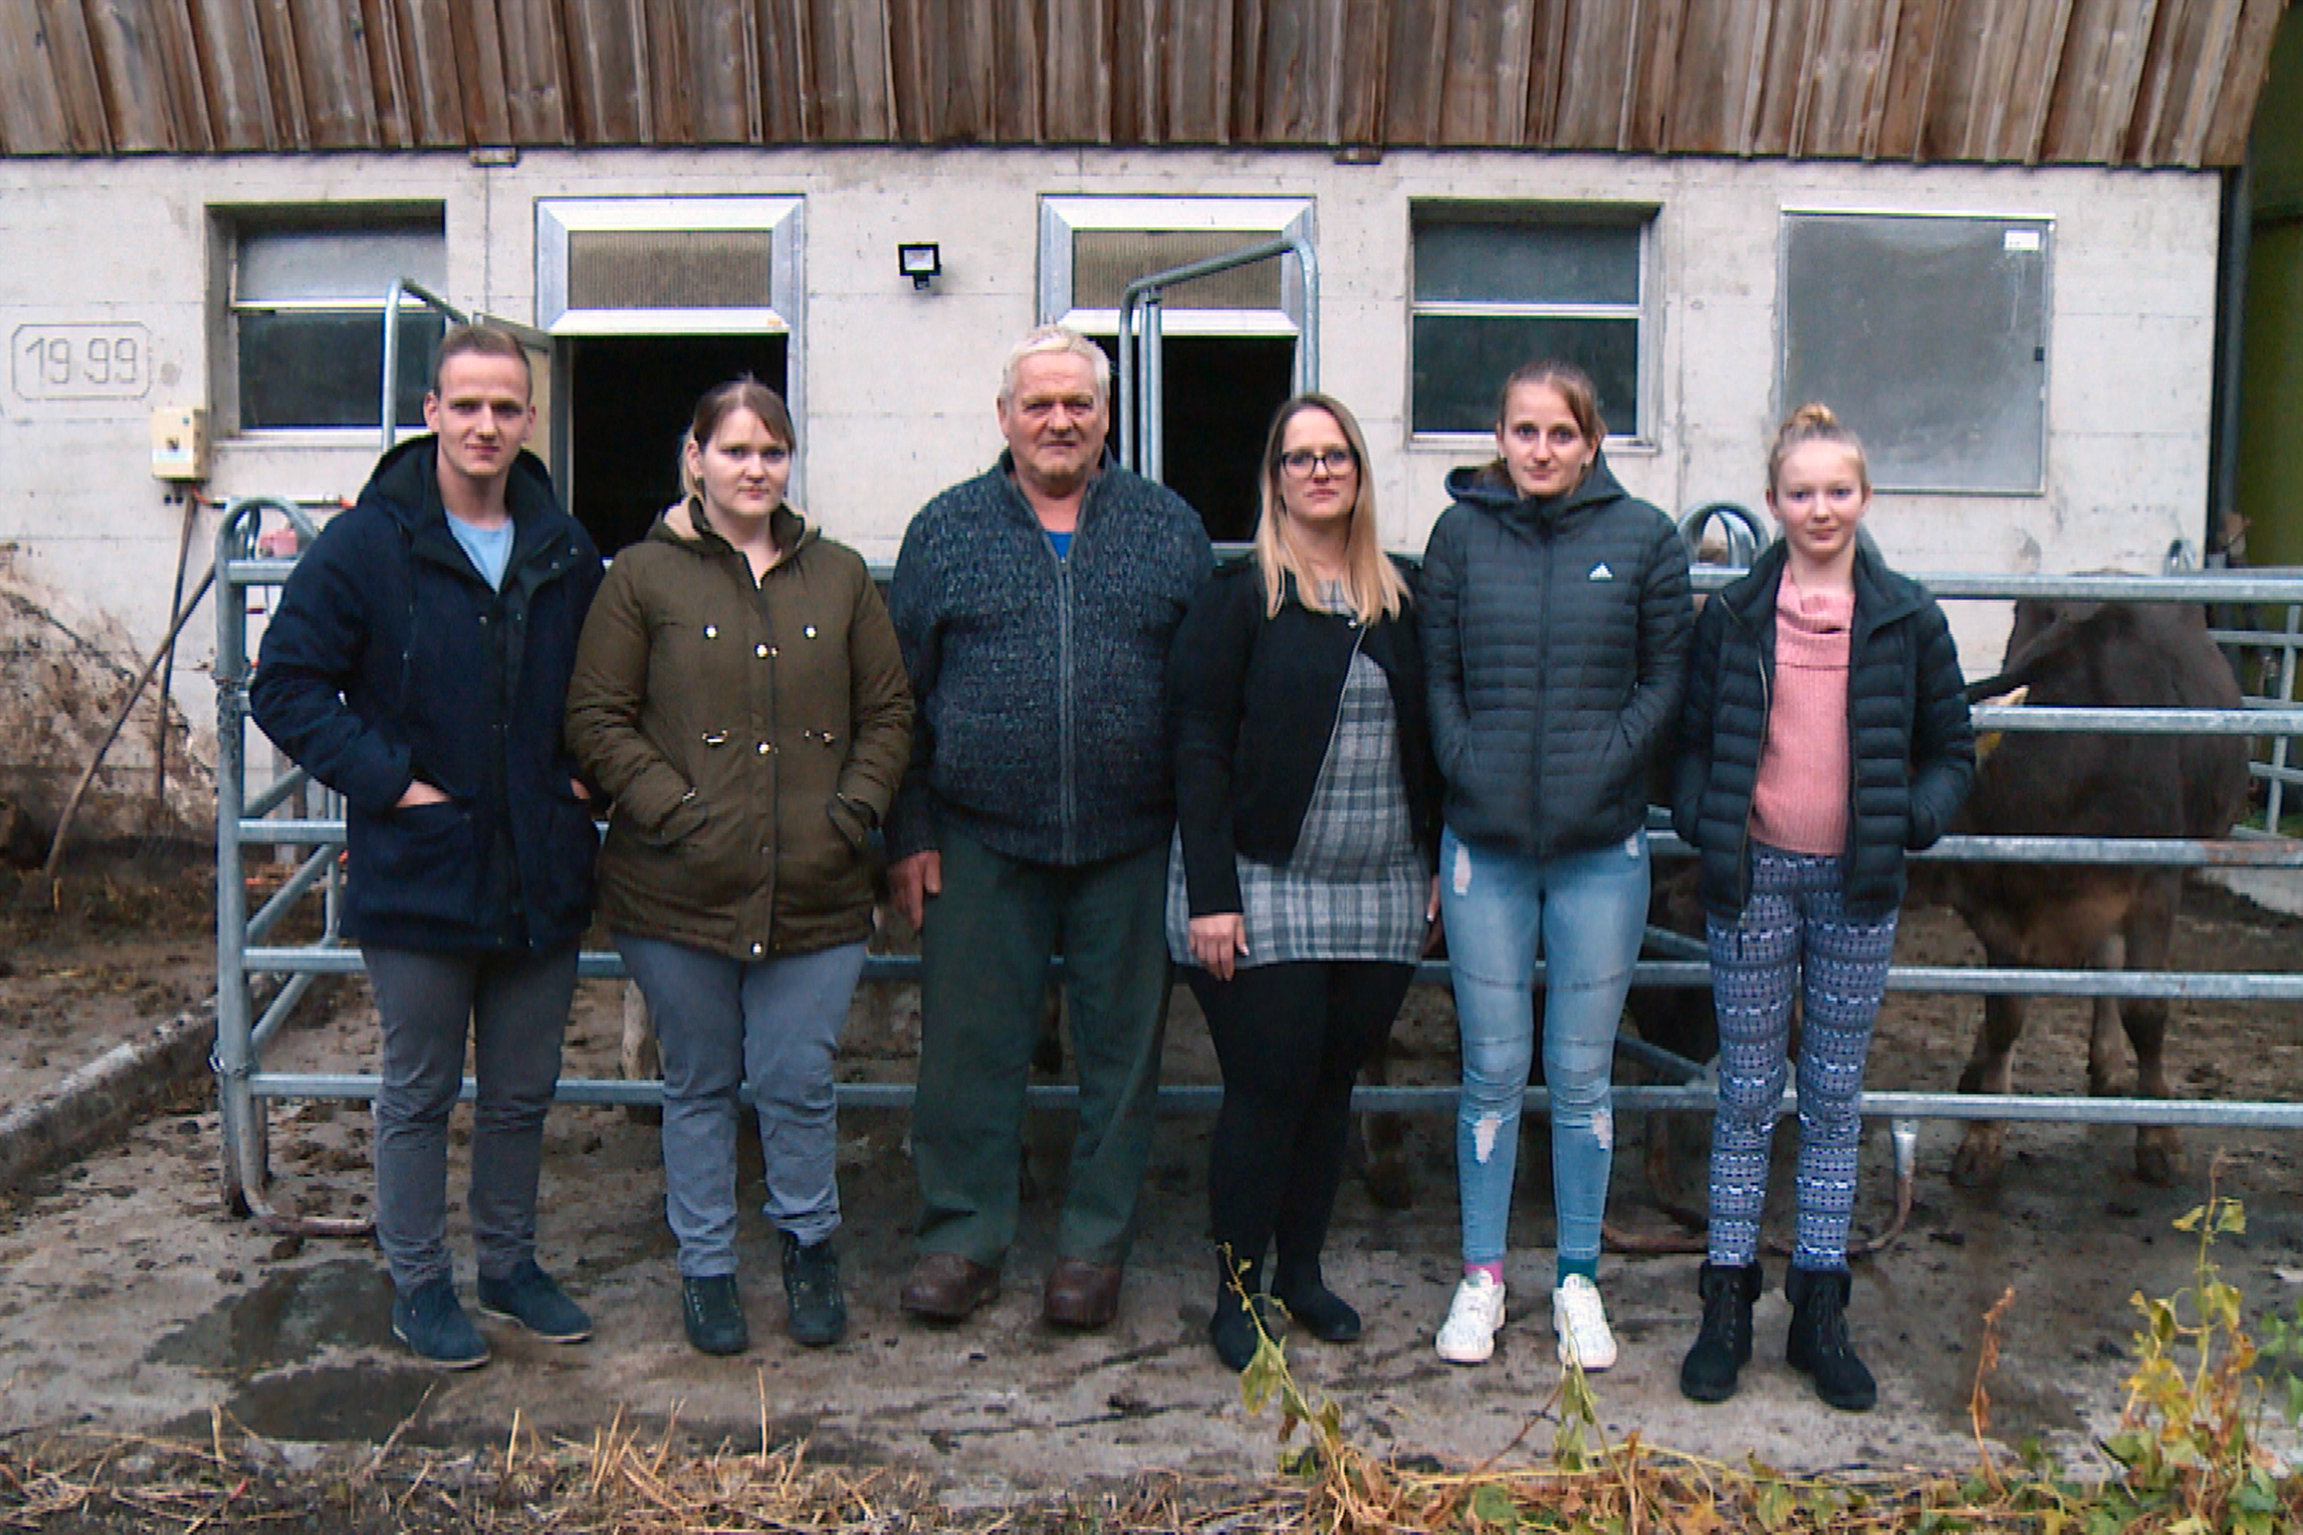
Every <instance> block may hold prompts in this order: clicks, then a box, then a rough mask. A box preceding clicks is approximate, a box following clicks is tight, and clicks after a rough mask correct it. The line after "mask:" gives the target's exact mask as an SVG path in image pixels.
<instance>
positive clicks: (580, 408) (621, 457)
mask: <svg viewBox="0 0 2303 1535" xmlns="http://www.w3.org/2000/svg"><path fill="white" fill-rule="evenodd" d="M566 345H567V349H568V379H569V405H568V460H569V462H568V468H567V474H566V484H565V487H564V488H565V490H566V493H567V495H568V501H569V510H571V511H572V512H574V514H575V516H576V520H577V521H578V522H581V523H582V524H583V525H584V527H585V529H586V530H587V531H588V532H590V534H591V535H592V540H593V542H595V543H597V544H598V545H599V546H600V552H601V553H602V554H605V555H612V554H614V553H615V552H616V551H617V550H619V549H621V548H623V547H624V546H625V545H627V544H634V543H637V542H639V541H640V540H641V539H642V538H644V537H646V536H647V532H648V529H649V527H650V526H651V525H653V524H654V522H655V520H656V517H657V515H658V514H659V513H661V512H662V511H663V509H664V508H665V507H667V506H669V505H671V504H672V503H673V502H674V501H676V500H678V499H679V495H680V468H679V452H680V443H681V441H682V440H683V439H684V438H685V437H686V435H687V431H688V422H689V421H691V420H692V419H694V417H695V413H696V401H697V400H698V399H700V398H701V397H702V396H703V394H704V391H706V390H707V389H710V388H712V387H713V386H714V385H717V384H724V383H726V382H727V381H728V380H729V379H732V378H734V377H736V376H737V375H739V374H743V373H749V374H751V375H752V376H753V377H755V378H757V379H758V380H759V381H760V382H761V383H763V384H765V385H767V386H768V387H769V388H770V389H773V390H775V391H776V392H777V393H778V394H783V393H785V388H784V381H785V378H786V368H787V366H788V364H789V361H790V356H791V341H790V338H789V337H786V336H761V335H748V336H580V337H574V338H571V339H570V340H569V341H568V342H567V343H566ZM800 450H801V452H803V453H805V452H806V451H807V445H806V444H805V443H804V442H803V443H802V444H801V448H800Z"/></svg>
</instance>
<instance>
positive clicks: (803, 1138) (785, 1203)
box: [613, 933, 864, 1279]
mask: <svg viewBox="0 0 2303 1535" xmlns="http://www.w3.org/2000/svg"><path fill="white" fill-rule="evenodd" d="M613 936H614V938H615V940H616V948H617V949H618V950H619V951H621V953H622V954H623V956H624V964H625V967H626V968H628V969H629V970H630V971H631V972H632V979H633V980H635V981H637V982H639V983H640V992H641V995H643V996H645V997H646V998H647V999H648V1014H649V1016H650V1017H651V1018H652V1019H654V1021H655V1025H656V1046H657V1049H658V1050H659V1052H660V1053H661V1054H662V1056H663V1060H664V1216H665V1218H666V1219H667V1220H668V1221H670V1223H671V1227H672V1235H674V1236H675V1237H677V1238H679V1242H680V1277H681V1278H683V1279H710V1278H716V1277H718V1276H720V1275H723V1274H733V1273H734V1272H735V1271H736V1131H737V1129H738V1121H739V1119H740V1118H741V1115H742V1105H743V1104H745V1103H749V1104H751V1105H752V1106H753V1108H755V1109H757V1110H758V1111H759V1116H760V1152H761V1160H762V1162H763V1163H764V1165H765V1168H766V1173H767V1185H768V1203H767V1216H768V1219H770V1220H772V1221H774V1222H775V1223H776V1226H777V1228H778V1229H779V1230H783V1231H788V1232H790V1233H791V1234H792V1235H793V1236H795V1237H797V1238H799V1239H800V1241H802V1242H804V1243H814V1242H821V1241H822V1240H823V1239H824V1238H826V1237H828V1236H830V1235H831V1234H832V1232H833V1231H834V1230H835V1229H837V1228H838V1226H839V1224H840V1186H839V1179H838V1175H837V1169H838V1153H839V1123H838V1119H837V1115H836V1110H835V1107H834V1104H833V1098H832V1060H833V1057H834V1056H835V1055H836V1054H837V1053H838V1051H839V1045H840V1031H841V1029H842V1028H844V1027H845V1026H846V1024H847V1021H848V1003H849V1001H850V1000H851V999H852V998H853V997H854V996H855V991H856V978H857V977H858V976H860V975H861V974H863V969H864V946H863V945H862V944H861V943H848V944H841V945H840V946H839V947H838V948H833V949H821V950H818V951H817V952H815V953H813V954H795V955H792V956H790V957H789V958H785V959H768V960H758V961H752V962H748V963H747V962H746V961H743V960H738V959H731V958H729V957H728V956H726V955H724V954H714V953H711V952H709V951H707V950H704V949H696V948H690V947H689V946H688V945H686V944H680V943H668V942H666V941H664V940H663V939H660V938H635V937H633V936H632V935H631V934H629V933H617V934H614V935H613Z"/></svg>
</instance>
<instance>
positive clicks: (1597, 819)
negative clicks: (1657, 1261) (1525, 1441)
mask: <svg viewBox="0 0 2303 1535" xmlns="http://www.w3.org/2000/svg"><path fill="white" fill-rule="evenodd" d="M1496 416H1497V419H1496V446H1497V448H1498V449H1499V450H1500V456H1499V457H1498V458H1497V459H1496V461H1495V462H1494V463H1492V464H1490V465H1488V466H1487V467H1486V468H1484V469H1478V470H1465V471H1459V472H1458V473H1457V474H1456V475H1454V476H1452V477H1451V478H1450V479H1449V481H1448V489H1449V490H1450V491H1451V492H1453V493H1454V495H1455V498H1456V501H1455V505H1454V506H1452V507H1450V508H1449V509H1448V510H1447V512H1446V513H1445V514H1444V515H1443V516H1441V518H1440V520H1439V525H1438V526H1437V527H1435V528H1434V529H1433V530H1432V535H1431V544H1430V547H1429V549H1428V550H1427V552H1426V553H1425V555H1424V566H1423V585H1422V589H1421V591H1420V593H1419V596H1420V599H1421V602H1422V606H1423V616H1422V628H1423V642H1424V658H1425V662H1426V665H1427V666H1428V667H1429V669H1430V673H1431V729H1432V744H1433V747H1434V749H1435V750H1436V752H1437V754H1438V757H1439V767H1440V772H1441V774H1442V776H1444V777H1445V779H1446V780H1447V806H1446V822H1447V832H1446V836H1445V838H1444V840H1443V841H1442V843H1441V846H1440V864H1439V883H1440V901H1441V905H1442V908H1443V914H1444V916H1445V918H1446V925H1447V941H1448V954H1449V957H1450V959H1451V961H1452V963H1453V967H1454V973H1455V1008H1456V1017H1457V1021H1458V1023H1459V1025H1460V1028H1461V1031H1462V1037H1463V1097H1462V1101H1461V1105H1460V1107H1459V1108H1458V1110H1457V1115H1456V1169H1457V1179H1458V1182H1459V1184H1460V1190H1461V1197H1462V1201H1463V1269H1464V1272H1463V1282H1462V1284H1461V1285H1460V1286H1458V1288H1457V1290H1456V1293H1455V1299H1454V1302H1453V1303H1452V1305H1451V1306H1450V1307H1449V1310H1448V1316H1447V1321H1446V1322H1445V1324H1444V1325H1442V1326H1441V1328H1440V1332H1439V1340H1438V1343H1439V1354H1440V1357H1441V1358H1443V1359H1445V1360H1448V1361H1449V1362H1450V1363H1454V1364H1477V1363H1479V1362H1480V1361H1482V1360H1484V1359H1486V1358H1487V1357H1488V1355H1489V1354H1490V1353H1492V1352H1493V1350H1494V1347H1495V1332H1496V1329H1497V1328H1498V1327H1499V1326H1501V1325H1502V1322H1503V1293H1504V1292H1503V1258H1504V1251H1505V1246H1506V1235H1507V1233H1506V1229H1505V1228H1506V1224H1507V1220H1508V1217H1509V1214H1510V1209H1511V1185H1512V1175H1513V1171H1514V1166H1515V1163H1516V1160H1517V1155H1518V1147H1519V1111H1520V1101H1521V1099H1522V1097H1523V1096H1524V1095H1525V1093H1526V1089H1527V1078H1528V1071H1529V1068H1530V1066H1531V1064H1532V1062H1533V1056H1534V1047H1535V1022H1534V1010H1533V1006H1532V1003H1531V998H1530V992H1531V990H1532V986H1533V980H1534V971H1535V963H1536V958H1537V955H1538V954H1539V953H1540V954H1541V955H1542V957H1543V958H1544V960H1545V961H1546V962H1547V964H1548V971H1547V978H1548V985H1547V987H1546V993H1545V1001H1544V1008H1543V1029H1542V1039H1543V1066H1544V1081H1545V1084H1546V1085H1547V1086H1548V1087H1549V1088H1550V1091H1551V1150H1552V1196H1553V1201H1554V1204H1555V1207H1556V1210H1557V1214H1558V1220H1559V1239H1558V1258H1557V1263H1556V1273H1555V1278H1554V1288H1553V1290H1552V1308H1551V1309H1552V1323H1553V1326H1554V1328H1555V1329H1556V1330H1557V1332H1558V1335H1559V1339H1558V1347H1559V1357H1560V1359H1561V1361H1562V1362H1566V1361H1569V1360H1571V1359H1572V1360H1573V1361H1575V1362H1576V1363H1578V1364H1580V1365H1581V1366H1582V1367H1583V1368H1584V1369H1585V1370H1604V1369H1606V1368H1607V1367H1608V1366H1609V1365H1611V1364H1613V1363H1614V1362H1615V1339H1614V1338H1613V1336H1611V1335H1610V1333H1609V1331H1608V1327H1607V1314H1606V1311H1605V1309H1604V1308H1603V1307H1602V1306H1601V1305H1600V1299H1599V1289H1598V1286H1597V1275H1598V1270H1599V1236H1600V1223H1601V1219H1602V1217H1603V1216H1604V1215H1605V1213H1606V1208H1607V1184H1608V1174H1609V1169H1610V1161H1611V1155H1612V1149H1613V1146H1614V1139H1615V1133H1614V1123H1613V1115H1612V1108H1611V1103H1610V1095H1609V1088H1610V1077H1611V1074H1612V1072H1613V1069H1614V1058H1615V1032H1616V1026H1617V1024H1618V1022H1619V1021H1620V1019H1621V1018H1622V1014H1623V1000H1624V996H1625V994H1626V993H1627V992H1628V991H1629V990H1630V986H1631V967H1632V962H1633V961H1634V960H1635V959H1636V958H1637V957H1638V954H1639V942H1640V935H1641V933H1642V931H1643V929H1644V928H1645V926H1646V922H1647V884H1648V875H1647V831H1646V822H1647V770H1648V764H1649V763H1650V761H1651V760H1653V759H1654V758H1655V757H1656V756H1657V754H1658V753H1659V752H1660V750H1661V749H1662V748H1663V747H1665V746H1666V745H1668V743H1669V738H1670V735H1671V729H1672V724H1673V721H1675V720H1676V719H1677V718H1678V715H1679V697H1680V689H1681V685H1682V683H1683V680H1684V674H1685V669H1686V664H1687V645H1688V634H1689V630H1690V628H1691V626H1692V622H1693V608H1692V605H1691V602H1690V598H1689V595H1688V583H1687V551H1686V549H1685V547H1684V546H1683V545H1682V544H1681V542H1680V538H1679V530H1678V529H1676V528H1674V527H1673V526H1672V524H1671V519H1669V518H1668V517H1666V516H1664V515H1663V513H1661V512H1659V511H1657V510H1656V509H1655V508H1654V507H1652V506H1650V505H1648V504H1647V503H1646V502H1644V501H1638V500H1634V499H1633V498H1632V497H1631V496H1630V495H1628V494H1626V493H1625V491H1624V489H1623V487H1622V486H1621V485H1619V484H1617V483H1616V480H1615V476H1614V475H1612V474H1610V473H1609V472H1608V469H1607V461H1606V459H1605V458H1604V457H1603V456H1602V455H1601V453H1600V443H1601V441H1602V440H1603V438H1604V436H1605V433H1606V427H1605V425H1604V424H1603V423H1602V422H1601V420H1600V417H1599V404H1598V398H1597V394H1596V391H1595V390H1594V389H1593V388H1592V383H1591V380H1590V379H1589V378H1587V377H1585V376H1584V374H1583V373H1582V372H1581V371H1580V370H1578V369H1576V368H1572V367H1569V366H1567V365H1565V364H1562V363H1534V364H1530V365H1529V366H1528V367H1525V368H1522V369H1520V370H1519V371H1518V372H1517V373H1515V374H1513V375H1512V377H1511V379H1510V381H1509V382H1508V383H1507V384H1506V385H1505V386H1504V392H1503V401H1502V404H1501V406H1500V408H1499V409H1498V411H1497V413H1496Z"/></svg>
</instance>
